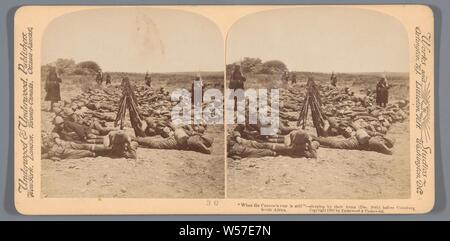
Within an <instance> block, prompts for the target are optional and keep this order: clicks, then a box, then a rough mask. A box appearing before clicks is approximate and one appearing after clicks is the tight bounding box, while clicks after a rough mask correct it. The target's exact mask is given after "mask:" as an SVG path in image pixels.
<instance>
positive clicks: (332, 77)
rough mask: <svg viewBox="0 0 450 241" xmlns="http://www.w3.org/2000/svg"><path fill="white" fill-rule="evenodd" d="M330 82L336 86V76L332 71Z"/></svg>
mask: <svg viewBox="0 0 450 241" xmlns="http://www.w3.org/2000/svg"><path fill="white" fill-rule="evenodd" d="M330 82H331V85H332V86H334V87H336V85H337V76H336V75H335V74H334V72H333V73H331V77H330Z"/></svg>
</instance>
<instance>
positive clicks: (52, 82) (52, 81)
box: [45, 67, 62, 111]
mask: <svg viewBox="0 0 450 241" xmlns="http://www.w3.org/2000/svg"><path fill="white" fill-rule="evenodd" d="M61 82H62V81H61V79H60V78H58V75H57V74H56V68H55V67H52V68H51V69H50V71H49V74H48V76H47V80H46V82H45V91H46V92H47V95H46V96H45V100H46V101H50V111H53V104H54V103H56V102H58V101H60V100H61V93H60V85H59V83H61Z"/></svg>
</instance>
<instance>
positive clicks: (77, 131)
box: [53, 116, 102, 142]
mask: <svg viewBox="0 0 450 241" xmlns="http://www.w3.org/2000/svg"><path fill="white" fill-rule="evenodd" d="M53 122H54V124H55V128H54V129H53V132H55V133H57V134H58V135H59V136H60V137H61V139H63V140H65V141H81V142H86V141H87V140H88V139H99V138H102V137H100V136H98V135H95V134H94V133H93V132H92V129H91V128H89V127H88V126H85V125H81V124H78V123H76V122H73V121H69V120H64V119H63V118H62V117H61V116H56V117H55V119H54V120H53Z"/></svg>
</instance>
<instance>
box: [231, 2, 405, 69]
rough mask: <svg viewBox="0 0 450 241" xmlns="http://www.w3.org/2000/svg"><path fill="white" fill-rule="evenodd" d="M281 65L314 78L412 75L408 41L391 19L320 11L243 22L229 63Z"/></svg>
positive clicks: (274, 13) (348, 11) (238, 25)
mask: <svg viewBox="0 0 450 241" xmlns="http://www.w3.org/2000/svg"><path fill="white" fill-rule="evenodd" d="M243 57H258V58H261V59H262V60H263V61H266V60H274V59H276V60H281V61H283V62H284V63H285V64H286V65H287V66H288V68H289V69H290V70H297V71H311V72H332V71H335V72H383V71H387V72H409V59H408V58H409V54H408V36H407V33H406V29H404V27H403V25H402V24H401V23H400V22H399V21H398V20H396V19H395V18H393V17H390V16H388V15H385V14H382V13H378V12H375V11H371V10H363V9H349V8H335V7H321V8H315V7H311V8H293V9H280V10H271V11H267V12H262V13H256V14H252V15H248V16H246V17H244V18H241V19H240V20H239V21H238V22H236V23H235V24H234V25H233V26H232V28H231V30H230V31H229V33H228V36H227V63H233V62H235V61H239V60H241V59H242V58H243Z"/></svg>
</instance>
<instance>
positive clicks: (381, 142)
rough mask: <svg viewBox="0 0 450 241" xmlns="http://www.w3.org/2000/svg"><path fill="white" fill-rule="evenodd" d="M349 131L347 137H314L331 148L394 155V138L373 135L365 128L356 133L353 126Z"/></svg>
mask: <svg viewBox="0 0 450 241" xmlns="http://www.w3.org/2000/svg"><path fill="white" fill-rule="evenodd" d="M347 132H348V137H347V138H346V139H340V138H337V137H313V140H314V141H317V142H319V143H320V145H321V146H324V147H329V148H336V149H346V150H365V151H376V152H380V153H383V154H387V155H392V150H391V148H392V147H393V146H394V144H393V141H392V140H390V139H388V138H386V137H384V136H382V135H378V134H376V135H373V136H371V135H370V134H369V133H368V132H367V131H365V130H363V129H358V131H357V132H358V133H356V132H354V131H353V130H352V129H351V128H348V129H347ZM372 134H374V133H372Z"/></svg>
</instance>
